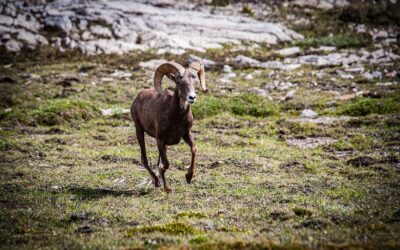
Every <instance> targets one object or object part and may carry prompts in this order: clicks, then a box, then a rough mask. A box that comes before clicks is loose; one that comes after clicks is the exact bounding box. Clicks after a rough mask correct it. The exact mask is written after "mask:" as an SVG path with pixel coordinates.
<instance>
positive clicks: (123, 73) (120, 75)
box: [110, 70, 132, 79]
mask: <svg viewBox="0 0 400 250" xmlns="http://www.w3.org/2000/svg"><path fill="white" fill-rule="evenodd" d="M110 76H111V77H114V78H119V79H123V78H130V77H131V76H132V73H130V72H126V71H120V70H116V71H114V72H113V73H111V75H110Z"/></svg>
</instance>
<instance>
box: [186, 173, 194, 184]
mask: <svg viewBox="0 0 400 250" xmlns="http://www.w3.org/2000/svg"><path fill="white" fill-rule="evenodd" d="M185 177H186V182H187V183H188V184H190V183H191V182H192V178H193V173H186V175H185Z"/></svg>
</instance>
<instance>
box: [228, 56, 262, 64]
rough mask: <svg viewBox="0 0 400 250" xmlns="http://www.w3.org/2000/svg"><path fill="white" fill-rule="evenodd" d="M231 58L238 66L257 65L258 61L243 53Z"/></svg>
mask: <svg viewBox="0 0 400 250" xmlns="http://www.w3.org/2000/svg"><path fill="white" fill-rule="evenodd" d="M233 60H234V61H235V62H236V63H237V64H239V65H240V66H257V65H258V64H259V63H260V61H258V60H256V59H253V58H250V57H247V56H243V55H238V56H236V57H235V58H234V59H233Z"/></svg>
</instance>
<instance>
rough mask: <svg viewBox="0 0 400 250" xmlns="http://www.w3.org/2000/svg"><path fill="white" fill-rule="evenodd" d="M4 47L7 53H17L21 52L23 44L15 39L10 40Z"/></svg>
mask: <svg viewBox="0 0 400 250" xmlns="http://www.w3.org/2000/svg"><path fill="white" fill-rule="evenodd" d="M4 46H5V48H6V50H7V51H9V52H15V53H17V52H19V51H20V50H21V48H22V44H21V43H20V42H18V41H16V40H14V39H11V40H8V41H7V42H6V43H5V45H4Z"/></svg>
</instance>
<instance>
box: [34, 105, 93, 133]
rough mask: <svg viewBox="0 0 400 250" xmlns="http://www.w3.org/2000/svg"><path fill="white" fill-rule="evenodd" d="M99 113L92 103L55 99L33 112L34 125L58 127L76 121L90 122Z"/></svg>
mask: <svg viewBox="0 0 400 250" xmlns="http://www.w3.org/2000/svg"><path fill="white" fill-rule="evenodd" d="M96 113H98V111H97V109H96V108H95V107H94V106H93V105H92V103H90V102H88V101H83V100H77V99H54V100H50V101H48V102H47V103H46V104H44V105H41V107H40V108H38V109H36V110H32V111H31V112H30V113H29V115H30V116H31V118H32V123H36V124H40V125H50V126H53V125H57V124H62V123H65V122H72V121H74V120H88V119H90V118H92V117H94V116H95V114H96Z"/></svg>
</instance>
